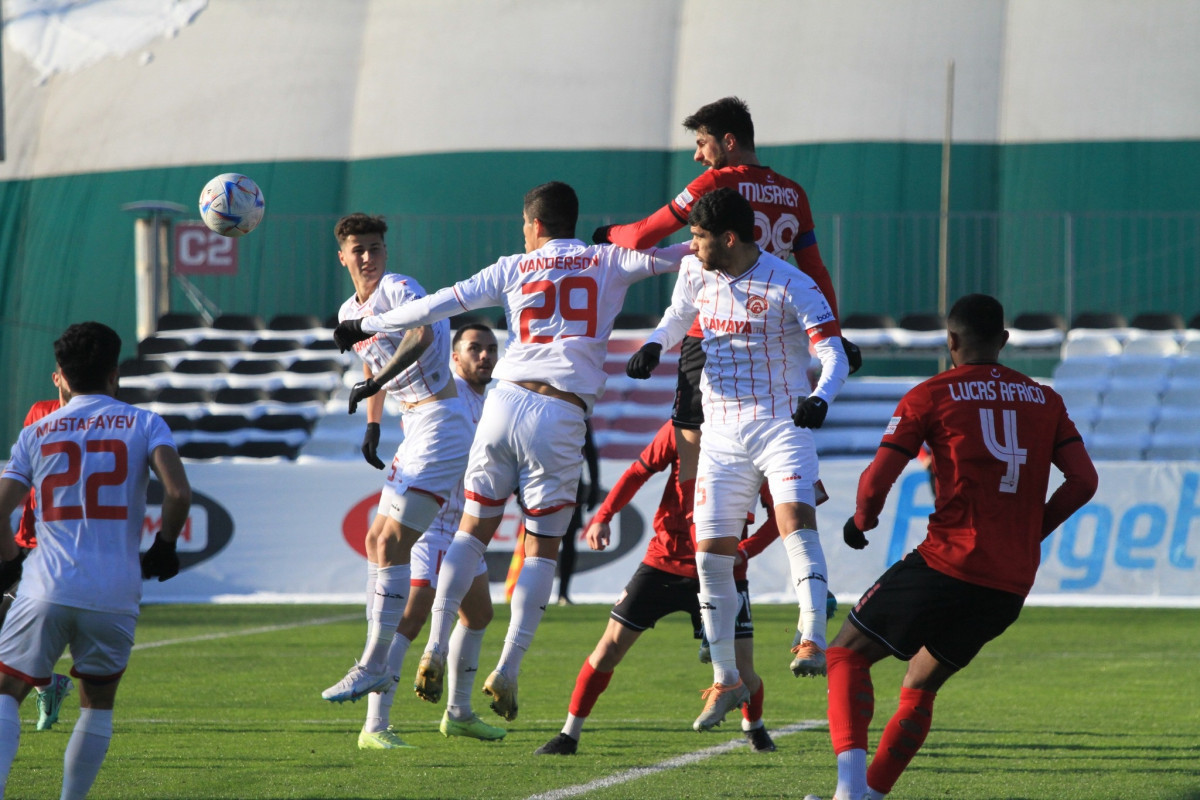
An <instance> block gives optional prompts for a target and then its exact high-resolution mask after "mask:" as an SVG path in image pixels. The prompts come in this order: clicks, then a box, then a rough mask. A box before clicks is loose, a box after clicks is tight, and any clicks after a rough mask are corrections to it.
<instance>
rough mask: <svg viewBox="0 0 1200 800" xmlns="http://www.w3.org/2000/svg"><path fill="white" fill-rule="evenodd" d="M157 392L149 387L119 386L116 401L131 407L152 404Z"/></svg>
mask: <svg viewBox="0 0 1200 800" xmlns="http://www.w3.org/2000/svg"><path fill="white" fill-rule="evenodd" d="M159 391H160V390H159V389H156V388H154V387H151V386H121V387H120V388H118V389H117V399H118V400H120V401H121V402H122V403H129V404H130V405H132V406H142V405H147V404H149V403H153V402H154V401H155V399H156V398H157V397H158V393H159Z"/></svg>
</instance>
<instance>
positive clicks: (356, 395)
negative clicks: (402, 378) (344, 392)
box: [349, 378, 383, 442]
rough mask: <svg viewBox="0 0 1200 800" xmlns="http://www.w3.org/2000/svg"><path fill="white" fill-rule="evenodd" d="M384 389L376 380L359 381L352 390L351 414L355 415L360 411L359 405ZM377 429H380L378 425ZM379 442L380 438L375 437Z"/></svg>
mask: <svg viewBox="0 0 1200 800" xmlns="http://www.w3.org/2000/svg"><path fill="white" fill-rule="evenodd" d="M382 388H383V385H382V384H379V383H376V382H375V379H374V378H367V379H366V380H365V381H359V382H358V383H356V384H354V388H353V389H351V390H350V412H349V413H351V414H353V413H354V412H355V411H357V410H358V404H359V403H361V402H362V401H363V400H366V399H367V398H368V397H372V396H373V395H375V394H377V393H378V392H379V390H380V389H382ZM376 427H379V426H378V425H377V426H376ZM375 440H376V442H378V440H379V437H378V436H376V437H375Z"/></svg>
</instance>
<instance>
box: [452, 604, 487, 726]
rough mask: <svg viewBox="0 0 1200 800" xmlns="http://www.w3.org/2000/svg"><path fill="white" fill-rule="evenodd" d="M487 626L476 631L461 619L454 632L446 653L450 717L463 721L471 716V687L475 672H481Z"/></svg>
mask: <svg viewBox="0 0 1200 800" xmlns="http://www.w3.org/2000/svg"><path fill="white" fill-rule="evenodd" d="M486 632H487V629H486V628H480V629H479V630H474V629H472V628H468V627H467V626H466V625H463V624H462V622H461V621H460V622H459V623H458V624H457V625H455V626H454V632H453V633H451V634H450V648H449V651H448V652H447V653H446V689H447V690H448V692H449V699H448V700H447V701H446V713H447V714H449V715H450V719H453V720H458V721H459V722H463V721H465V720H468V719H470V718H471V714H472V713H473V712H472V711H471V690H472V688H473V687H474V685H475V674H476V673H477V672H479V651H480V649H482V648H483V634H484V633H486Z"/></svg>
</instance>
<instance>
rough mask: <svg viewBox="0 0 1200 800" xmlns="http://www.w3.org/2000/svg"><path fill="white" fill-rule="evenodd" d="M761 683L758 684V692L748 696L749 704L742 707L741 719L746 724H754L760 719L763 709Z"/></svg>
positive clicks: (762, 684)
mask: <svg viewBox="0 0 1200 800" xmlns="http://www.w3.org/2000/svg"><path fill="white" fill-rule="evenodd" d="M764 685H765V684H764V683H763V682H762V681H759V682H758V691H757V692H755V693H754V694H752V695H750V702H749V703H746V705H744V706H742V718H743V719H745V720H746V722H750V723H754V722H758V721H759V720H760V719H762V707H763V686H764Z"/></svg>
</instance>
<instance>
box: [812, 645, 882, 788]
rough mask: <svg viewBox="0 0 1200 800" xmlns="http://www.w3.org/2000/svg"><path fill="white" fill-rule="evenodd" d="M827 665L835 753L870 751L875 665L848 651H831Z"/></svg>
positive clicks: (831, 727)
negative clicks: (873, 670)
mask: <svg viewBox="0 0 1200 800" xmlns="http://www.w3.org/2000/svg"><path fill="white" fill-rule="evenodd" d="M825 665H826V670H827V672H828V674H829V738H830V740H831V741H832V742H833V752H834V753H843V752H845V751H847V750H866V749H867V727H868V726H869V725H870V724H871V717H872V716H873V715H874V713H875V687H874V686H872V684H871V662H870V661H868V660H867V659H866V657H865V656H862V655H860V654H859V653H856V652H854V651H853V650H850V649H848V648H845V647H831V648H829V649H828V650H826V651H825ZM871 785H872V787H874V784H871ZM875 788H878V787H875Z"/></svg>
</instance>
